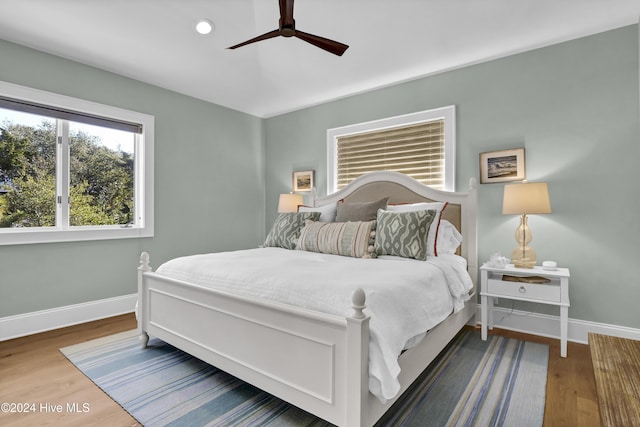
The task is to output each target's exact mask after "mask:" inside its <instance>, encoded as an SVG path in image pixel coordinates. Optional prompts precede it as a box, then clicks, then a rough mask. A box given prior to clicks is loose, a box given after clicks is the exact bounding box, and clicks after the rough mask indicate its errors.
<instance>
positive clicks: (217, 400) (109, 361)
mask: <svg viewBox="0 0 640 427" xmlns="http://www.w3.org/2000/svg"><path fill="white" fill-rule="evenodd" d="M61 351H62V353H63V354H64V355H65V356H66V357H67V358H68V359H69V360H70V361H71V362H72V363H73V364H74V365H76V366H77V367H78V369H80V370H81V371H82V372H83V373H84V374H85V375H86V376H87V377H89V378H90V379H91V380H92V381H93V382H94V383H95V384H96V385H98V386H99V387H100V388H101V389H102V390H104V391H105V392H106V393H107V394H108V395H109V396H111V398H112V399H114V400H115V401H116V402H118V403H119V404H120V405H121V406H122V407H123V408H124V409H125V410H127V411H128V412H129V413H130V414H131V415H132V416H133V417H134V418H136V419H137V420H138V421H139V422H140V423H141V424H142V425H144V426H148V427H150V426H189V427H194V426H263V425H272V426H296V427H297V426H328V425H330V424H328V423H326V422H324V421H323V420H320V419H318V418H316V417H314V416H313V415H310V414H308V413H306V412H304V411H302V410H301V409H298V408H296V407H294V406H292V405H289V404H287V403H285V402H283V401H281V400H279V399H277V398H275V397H273V396H271V395H269V394H267V393H265V392H263V391H261V390H259V389H257V388H256V387H253V386H251V385H249V384H247V383H245V382H243V381H240V380H238V379H236V378H234V377H232V376H231V375H229V374H227V373H225V372H223V371H220V370H219V369H216V368H215V367H212V366H210V365H208V364H206V363H204V362H202V361H200V360H198V359H196V358H193V357H191V356H189V355H187V354H185V353H184V352H182V351H180V350H178V349H176V348H174V347H172V346H170V345H168V344H166V343H164V342H162V341H160V340H158V339H151V340H150V342H149V347H148V348H147V349H144V350H143V349H141V348H140V347H139V346H138V341H137V336H136V333H135V331H130V332H124V333H121V334H117V335H113V336H110V337H105V338H101V339H98V340H93V341H89V342H87V343H83V344H78V345H75V346H71V347H66V348H64V349H61ZM548 356H549V349H548V346H546V345H543V344H537V343H530V342H524V341H519V340H515V339H508V338H503V337H498V336H489V339H488V340H487V341H482V340H481V339H480V334H479V333H478V332H476V331H474V330H472V329H464V330H463V331H462V332H460V333H459V334H458V335H457V336H456V338H455V339H454V340H453V341H452V342H451V343H450V344H449V346H448V347H447V348H446V349H445V350H444V351H443V352H442V353H441V354H440V356H438V358H437V359H436V360H435V361H434V362H433V363H432V364H431V366H430V367H429V368H428V369H427V370H426V371H425V372H424V373H423V374H422V376H421V377H420V378H419V379H418V380H417V381H416V382H415V383H414V384H413V385H412V386H411V388H410V389H409V390H407V392H406V393H405V394H403V396H402V397H401V398H400V399H399V400H398V402H396V404H395V405H394V406H393V407H392V408H391V409H390V410H389V412H387V414H385V416H384V417H383V418H382V419H381V420H380V421H379V422H378V424H377V425H379V426H399V425H403V426H420V427H424V426H438V427H439V426H458V425H460V426H483V427H484V426H520V427H522V426H541V425H542V420H543V416H544V403H545V388H546V382H547V362H548Z"/></svg>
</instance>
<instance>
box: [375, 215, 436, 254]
mask: <svg viewBox="0 0 640 427" xmlns="http://www.w3.org/2000/svg"><path fill="white" fill-rule="evenodd" d="M435 217H436V211H435V210H433V209H429V210H420V211H411V212H390V211H384V210H382V209H379V210H378V230H377V234H376V242H375V248H376V252H377V254H378V255H395V256H400V257H404V258H415V259H419V260H422V261H424V260H426V259H427V239H426V236H427V233H429V227H430V226H431V223H432V222H433V220H434V218H435Z"/></svg>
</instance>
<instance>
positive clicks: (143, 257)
mask: <svg viewBox="0 0 640 427" xmlns="http://www.w3.org/2000/svg"><path fill="white" fill-rule="evenodd" d="M147 271H151V266H150V265H149V254H148V253H147V252H142V253H141V254H140V266H139V267H138V301H136V317H137V319H138V332H139V333H140V338H139V341H140V346H141V347H142V348H145V347H146V346H147V344H148V343H149V334H147V331H145V330H144V328H143V324H144V319H145V316H146V315H147V311H148V307H147V301H146V293H145V292H143V283H144V282H143V281H144V273H146V272H147Z"/></svg>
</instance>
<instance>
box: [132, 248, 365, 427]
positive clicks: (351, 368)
mask: <svg viewBox="0 0 640 427" xmlns="http://www.w3.org/2000/svg"><path fill="white" fill-rule="evenodd" d="M138 295H139V300H138V308H137V315H138V328H139V330H140V335H141V344H142V345H143V346H146V345H147V342H148V336H149V335H152V336H155V337H158V338H160V339H162V340H164V341H165V342H168V343H170V344H172V345H174V346H175V347H178V348H180V349H181V350H183V351H185V352H187V353H189V354H191V355H193V356H196V357H198V358H199V359H202V360H204V361H206V362H207V363H209V364H211V365H213V366H216V367H217V368H219V369H222V370H224V371H226V372H228V373H230V374H232V375H234V376H236V377H238V378H240V379H242V380H244V381H246V382H248V383H250V384H253V385H255V386H257V387H259V388H261V389H263V390H265V391H267V392H268V393H270V394H273V395H274V396H277V397H279V398H281V399H283V400H285V401H287V402H289V403H292V404H293V405H296V406H298V407H300V408H302V409H304V410H306V411H308V412H310V413H312V414H314V415H317V416H319V417H321V418H323V419H325V420H327V421H329V422H331V423H334V424H337V425H349V426H361V425H369V424H370V423H369V421H368V420H367V417H368V415H367V409H366V406H367V404H368V403H367V402H368V399H369V392H368V360H369V356H368V350H369V318H368V317H367V316H365V315H364V313H363V312H362V309H363V308H364V302H365V298H364V292H363V291H362V290H357V291H356V292H355V293H354V298H353V309H354V310H353V315H352V316H351V317H347V318H342V317H338V316H332V315H327V314H322V313H317V312H312V311H309V310H304V309H300V308H296V307H292V306H289V305H285V304H280V303H276V302H271V301H265V300H260V299H255V298H250V297H243V296H238V295H232V294H228V293H224V292H220V291H215V290H212V289H209V288H203V287H200V286H197V285H193V284H190V283H186V282H182V281H178V280H173V279H168V278H166V277H163V276H160V275H158V274H155V273H153V272H152V271H151V267H150V266H149V255H148V254H146V253H143V254H142V255H141V257H140V267H139V268H138Z"/></svg>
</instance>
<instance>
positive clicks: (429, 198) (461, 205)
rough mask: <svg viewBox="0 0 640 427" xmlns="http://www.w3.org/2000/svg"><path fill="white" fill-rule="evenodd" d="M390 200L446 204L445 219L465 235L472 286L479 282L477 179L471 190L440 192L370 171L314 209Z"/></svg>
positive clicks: (398, 176) (464, 248) (396, 175)
mask: <svg viewBox="0 0 640 427" xmlns="http://www.w3.org/2000/svg"><path fill="white" fill-rule="evenodd" d="M383 197H389V203H393V204H400V203H418V202H433V201H437V202H447V203H448V205H447V207H446V209H445V210H444V211H443V213H442V218H443V219H446V220H447V221H449V222H451V223H452V224H453V225H454V226H455V227H456V228H457V229H458V231H460V233H461V234H462V236H463V242H462V245H461V253H460V254H461V255H462V256H463V257H464V258H465V259H466V260H467V265H468V270H469V274H470V275H471V278H472V279H473V283H474V284H476V283H477V279H478V233H477V213H478V193H477V188H476V180H475V179H474V178H472V179H471V180H470V181H469V190H468V191H466V192H464V193H461V192H452V191H440V190H436V189H433V188H431V187H428V186H426V185H424V184H422V183H420V182H418V181H416V180H415V179H413V178H411V177H409V176H407V175H404V174H401V173H398V172H391V171H381V172H371V173H368V174H366V175H363V176H361V177H359V178H356V179H355V180H353V181H352V182H351V183H350V184H349V185H347V186H346V187H344V188H343V189H341V190H339V191H337V192H335V193H333V194H329V195H327V196H322V197H316V198H315V199H314V201H313V204H314V207H316V206H323V205H327V204H330V203H337V202H338V201H340V200H343V199H344V201H347V202H366V201H373V200H378V199H381V198H383Z"/></svg>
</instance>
